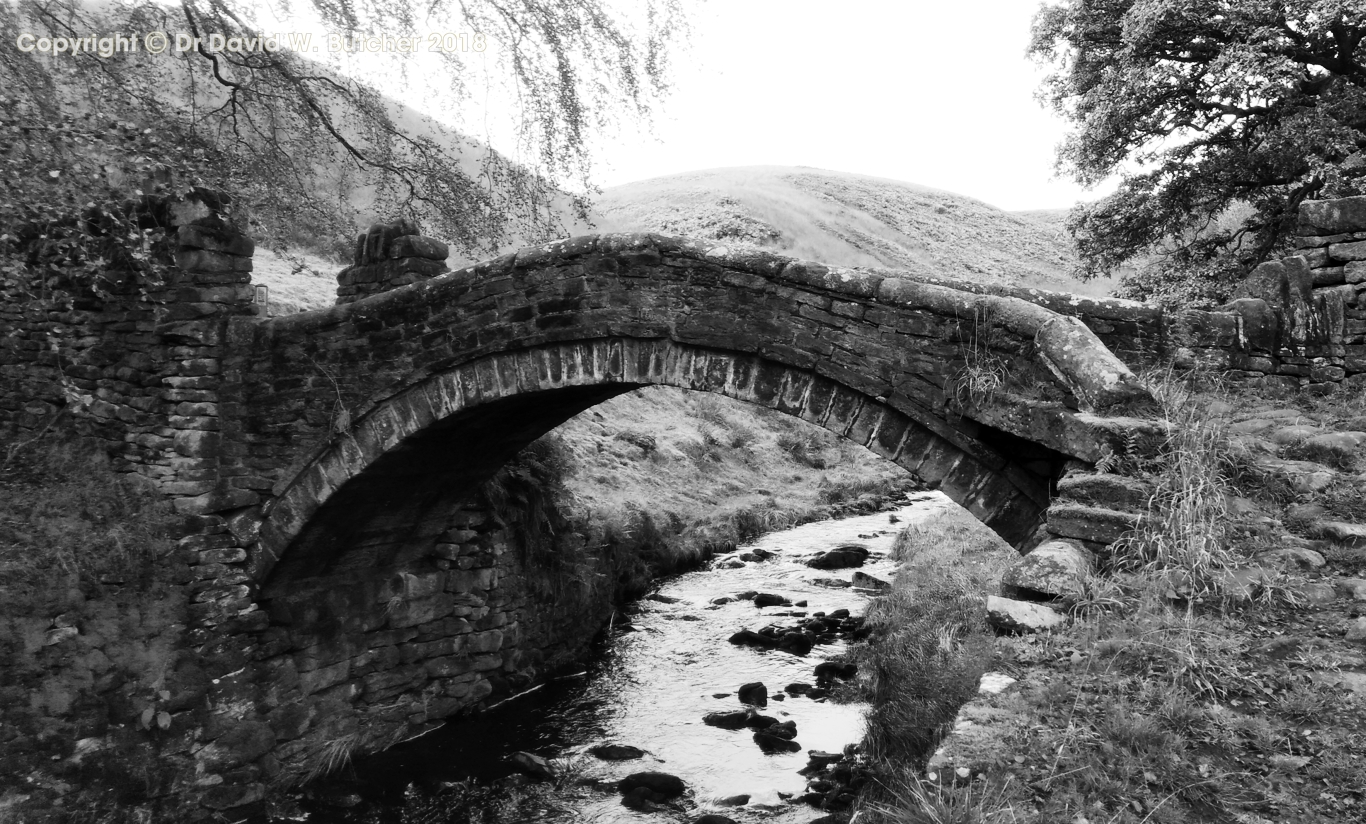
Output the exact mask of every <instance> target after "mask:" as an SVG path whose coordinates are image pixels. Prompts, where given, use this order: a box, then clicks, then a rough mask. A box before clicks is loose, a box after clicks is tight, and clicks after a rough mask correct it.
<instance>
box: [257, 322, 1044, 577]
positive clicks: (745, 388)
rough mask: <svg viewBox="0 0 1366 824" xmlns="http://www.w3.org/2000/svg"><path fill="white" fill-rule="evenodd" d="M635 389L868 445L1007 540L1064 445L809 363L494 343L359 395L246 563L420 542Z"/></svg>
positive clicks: (404, 548)
mask: <svg viewBox="0 0 1366 824" xmlns="http://www.w3.org/2000/svg"><path fill="white" fill-rule="evenodd" d="M649 385H670V386H675V387H679V388H682V389H689V390H695V391H704V392H714V393H718V394H722V395H726V396H728V397H731V398H734V399H737V400H740V401H745V402H749V403H755V404H758V405H762V406H767V407H769V408H772V409H776V410H778V411H781V412H784V413H787V414H791V415H794V416H796V417H799V418H801V419H803V420H806V421H808V422H810V423H814V424H817V425H819V426H822V427H824V428H826V429H828V430H830V431H832V432H834V433H835V434H837V435H840V436H841V437H844V438H847V439H849V440H852V441H854V442H855V443H858V444H860V445H862V446H865V447H867V448H869V449H871V450H872V451H873V452H875V453H877V454H878V455H881V456H883V457H885V458H887V459H889V460H891V461H893V462H895V463H897V464H898V465H900V466H901V467H903V468H905V469H906V470H907V471H909V472H910V473H912V474H913V475H915V476H916V477H918V478H919V479H920V480H922V481H923V482H924V483H926V484H927V485H929V486H931V487H936V488H938V489H940V490H941V491H943V492H944V493H945V494H947V495H948V496H949V497H950V498H951V499H953V500H954V501H956V502H957V503H959V504H960V505H962V506H963V507H964V508H966V509H967V510H968V511H970V512H972V513H973V514H974V515H975V516H977V517H978V518H979V519H980V520H981V521H982V522H983V523H985V524H986V525H987V526H989V527H991V528H992V529H993V530H995V531H996V532H997V533H998V534H1000V535H1001V536H1002V537H1003V538H1004V539H1005V540H1007V541H1008V542H1010V543H1012V544H1014V545H1019V544H1021V543H1023V542H1024V541H1025V540H1026V539H1027V538H1028V537H1029V536H1030V535H1031V534H1032V533H1033V532H1034V530H1035V528H1036V527H1037V526H1038V524H1039V523H1040V522H1041V520H1042V515H1043V512H1044V510H1045V509H1046V507H1047V505H1048V497H1049V490H1050V485H1051V484H1052V482H1053V481H1054V479H1055V478H1056V476H1057V475H1058V474H1059V472H1060V471H1061V468H1062V464H1063V461H1064V460H1066V457H1065V456H1063V455H1062V454H1060V453H1058V452H1056V451H1054V450H1052V449H1049V448H1048V447H1045V446H1043V445H1040V444H1035V443H1031V442H1029V441H1026V440H1023V439H1021V438H1018V437H1016V436H1014V435H1010V434H1007V433H1005V432H1001V431H999V430H994V429H991V428H989V427H986V426H983V425H980V424H977V423H975V422H974V421H971V420H968V419H960V420H953V421H950V420H949V419H946V418H944V417H941V416H938V415H936V414H934V413H933V412H932V411H931V410H929V409H928V408H920V407H915V406H913V405H912V404H910V403H903V404H902V407H901V408H896V407H893V406H892V405H890V404H889V403H888V402H886V401H884V400H882V399H877V398H871V397H868V396H867V395H865V394H863V393H860V392H857V391H854V390H852V389H849V388H847V387H845V386H843V385H841V384H839V383H837V382H836V381H834V380H831V379H829V378H826V377H823V376H820V375H817V374H815V373H814V372H812V371H809V370H805V369H800V368H795V367H789V366H786V365H783V364H781V363H777V362H775V361H772V360H767V359H764V358H762V357H759V356H756V355H752V354H748V353H737V352H728V351H721V350H715V349H706V348H701V347H695V346H688V345H684V344H679V343H676V342H673V341H670V340H667V339H633V338H603V339H596V340H591V341H580V342H569V343H554V344H547V345H543V346H540V347H536V348H530V349H523V350H516V351H510V352H504V353H499V354H495V355H491V356H487V357H484V358H480V359H478V360H475V361H471V362H468V363H465V364H463V365H461V366H459V367H456V368H453V369H450V370H448V371H446V372H443V373H441V374H438V375H435V376H431V377H428V378H426V379H425V380H423V381H422V382H420V383H417V384H414V385H411V386H409V387H407V388H405V389H402V390H401V391H399V392H397V393H395V394H393V395H391V396H389V397H388V398H387V399H385V400H383V401H381V402H378V403H376V404H374V405H373V406H372V407H371V408H370V409H369V410H368V411H366V412H364V413H363V414H362V415H360V416H359V417H358V419H357V421H356V423H355V424H354V425H353V426H352V428H351V429H350V430H349V431H348V432H346V433H343V434H341V435H337V436H334V437H333V438H332V439H331V440H330V441H329V442H328V443H327V444H325V445H324V446H323V447H322V448H320V450H319V451H318V452H317V453H316V456H315V457H314V458H313V459H312V460H311V461H310V462H309V463H308V464H307V465H306V466H305V468H304V469H303V470H302V471H301V472H300V473H299V474H298V476H297V477H296V479H295V480H294V482H292V483H291V484H290V485H289V487H288V488H286V489H285V490H284V492H283V493H282V494H281V495H280V497H279V498H278V499H277V500H276V501H275V503H274V505H273V506H272V507H271V509H270V511H269V513H268V515H267V518H266V521H265V523H264V524H263V526H262V530H261V536H260V540H259V542H258V547H257V551H256V553H255V556H254V557H253V558H252V559H251V565H250V566H251V573H252V576H253V578H254V580H255V581H257V582H258V583H262V584H267V583H268V589H276V588H279V587H283V586H287V585H288V582H291V581H299V580H301V579H305V578H318V577H328V576H331V575H334V574H339V573H344V572H346V571H347V570H352V569H357V568H382V567H388V566H392V565H393V564H395V563H402V562H404V561H405V560H407V559H416V558H420V557H423V555H424V554H425V553H426V552H427V551H429V550H430V548H431V547H432V546H433V545H434V544H435V542H436V540H437V536H438V534H439V533H440V532H441V531H442V529H443V528H444V526H445V524H444V521H443V513H444V512H445V511H446V510H448V509H450V508H451V507H452V506H454V505H456V504H458V503H459V502H460V501H462V500H465V499H467V498H468V497H469V496H470V495H471V494H472V493H473V492H474V491H475V490H476V489H477V487H478V486H479V484H481V483H482V482H483V481H485V480H487V479H488V478H489V477H491V476H492V475H493V473H494V472H496V471H497V470H498V469H499V468H500V467H501V466H502V465H503V464H504V463H506V462H507V461H508V460H509V459H510V458H511V457H512V456H513V455H515V454H516V453H517V452H518V451H520V450H521V449H522V448H523V447H524V446H526V445H527V444H529V443H530V442H531V441H533V440H535V439H536V438H538V437H540V436H541V435H543V434H545V433H546V432H548V431H550V430H551V429H553V428H554V427H556V426H558V425H559V424H560V423H563V422H564V421H566V420H568V419H569V418H571V417H573V416H574V415H577V414H579V413H580V412H582V411H584V410H586V409H588V408H590V407H592V406H594V405H596V404H598V403H601V402H602V401H605V400H607V399H609V398H612V397H615V396H617V395H620V394H623V393H625V392H629V391H632V390H634V389H637V388H640V387H643V386H649Z"/></svg>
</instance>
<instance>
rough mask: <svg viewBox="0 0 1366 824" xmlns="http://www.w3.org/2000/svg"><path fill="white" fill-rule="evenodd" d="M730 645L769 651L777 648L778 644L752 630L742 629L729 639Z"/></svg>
mask: <svg viewBox="0 0 1366 824" xmlns="http://www.w3.org/2000/svg"><path fill="white" fill-rule="evenodd" d="M729 640H730V642H731V643H732V644H742V645H744V646H747V647H761V648H763V649H771V648H772V647H775V646H777V644H778V642H777V641H776V640H774V639H773V638H769V637H768V636H767V635H762V634H760V633H757V632H755V631H754V630H752V629H742V630H740V631H739V632H737V633H735V634H734V635H732V636H731V637H730V639H729Z"/></svg>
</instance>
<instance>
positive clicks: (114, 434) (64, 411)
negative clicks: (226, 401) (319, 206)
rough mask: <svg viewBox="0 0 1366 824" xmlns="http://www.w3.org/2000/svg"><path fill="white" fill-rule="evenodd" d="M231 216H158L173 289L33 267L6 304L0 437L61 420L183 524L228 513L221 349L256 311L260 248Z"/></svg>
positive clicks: (193, 208) (194, 211) (216, 211)
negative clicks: (240, 321) (164, 501)
mask: <svg viewBox="0 0 1366 824" xmlns="http://www.w3.org/2000/svg"><path fill="white" fill-rule="evenodd" d="M224 206H225V204H224V202H223V200H222V197H221V196H219V195H214V194H213V193H202V194H198V195H195V196H191V197H190V198H187V199H185V200H180V201H175V202H168V203H160V204H155V205H154V206H151V207H149V209H150V210H152V211H154V212H156V213H158V214H159V215H160V216H161V219H162V220H164V224H163V226H164V228H166V229H167V231H168V235H169V238H170V248H169V249H167V250H166V256H167V257H169V258H170V260H167V261H166V262H167V263H173V264H174V266H172V267H171V268H169V270H168V277H167V278H166V280H165V281H164V282H146V281H145V280H143V279H141V278H140V277H139V276H137V275H135V274H134V273H133V272H129V271H110V272H105V273H103V274H102V276H101V277H100V278H98V279H97V280H94V281H92V282H87V283H74V282H71V279H70V278H69V276H68V275H67V273H66V272H65V271H64V270H63V269H62V268H61V267H60V266H58V265H55V264H52V263H49V262H46V261H36V262H35V265H34V266H33V267H32V268H33V269H34V271H33V280H32V281H31V282H29V283H26V284H14V285H13V286H12V287H11V288H10V289H9V290H7V293H6V294H4V295H0V386H2V387H3V388H2V389H0V436H3V437H5V438H6V439H10V440H14V441H19V440H23V439H25V438H27V437H31V436H32V435H33V434H34V433H36V432H39V431H42V430H43V429H44V428H46V427H48V426H49V424H50V423H52V422H53V421H54V420H55V419H56V418H58V417H59V414H60V415H61V416H63V417H66V418H67V421H68V424H69V426H71V427H72V428H74V430H75V431H76V432H78V433H79V434H81V435H83V436H86V437H89V438H93V439H95V440H97V441H100V442H102V443H104V444H105V446H106V448H107V450H108V452H109V454H110V455H111V456H112V457H113V458H114V459H115V461H116V462H117V465H118V467H119V468H120V469H123V470H126V471H131V472H134V473H136V474H137V475H138V476H140V477H142V478H145V479H147V480H148V481H150V482H151V483H153V484H154V485H155V486H156V487H157V488H158V489H159V490H161V491H162V492H164V493H165V494H167V495H169V496H173V497H175V498H178V499H181V501H183V503H181V504H180V505H179V506H180V508H181V509H182V511H185V512H191V511H202V510H204V509H214V508H217V507H218V506H220V505H221V504H223V503H230V502H231V501H230V499H231V497H232V495H231V493H230V492H223V491H222V490H220V489H219V487H218V478H217V472H216V463H217V458H218V456H219V454H220V450H221V447H222V445H221V442H220V438H219V425H218V421H219V404H220V395H219V388H220V385H221V378H220V372H221V364H222V353H223V348H222V347H223V345H224V341H225V337H226V330H227V325H228V323H229V321H230V319H232V318H234V317H252V316H254V315H255V313H256V306H255V304H254V303H253V289H252V286H251V256H252V252H253V249H254V243H253V242H252V240H251V239H250V238H248V237H246V236H245V235H244V234H242V233H241V231H240V230H239V227H238V226H237V225H234V224H233V223H232V222H230V221H229V220H227V219H225V218H224V217H223V216H222V212H223V211H224ZM217 493H222V494H217Z"/></svg>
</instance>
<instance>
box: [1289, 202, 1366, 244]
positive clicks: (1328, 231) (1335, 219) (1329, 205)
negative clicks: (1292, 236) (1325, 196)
mask: <svg viewBox="0 0 1366 824" xmlns="http://www.w3.org/2000/svg"><path fill="white" fill-rule="evenodd" d="M1299 225H1300V228H1301V232H1300V233H1301V234H1311V233H1312V234H1318V235H1335V234H1341V233H1344V232H1361V231H1366V197H1344V198H1339V199H1337V200H1307V201H1305V202H1304V203H1302V204H1300V211H1299ZM1306 229H1309V230H1312V232H1310V231H1305V230H1306Z"/></svg>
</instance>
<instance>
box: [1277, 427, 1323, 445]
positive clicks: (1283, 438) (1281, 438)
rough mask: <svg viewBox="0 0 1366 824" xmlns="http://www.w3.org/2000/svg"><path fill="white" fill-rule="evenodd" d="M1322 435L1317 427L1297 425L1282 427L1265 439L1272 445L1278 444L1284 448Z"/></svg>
mask: <svg viewBox="0 0 1366 824" xmlns="http://www.w3.org/2000/svg"><path fill="white" fill-rule="evenodd" d="M1322 433H1323V430H1322V429H1319V428H1318V427H1317V426H1306V425H1304V424H1297V425H1294V426H1283V427H1281V428H1280V429H1277V430H1276V431H1275V432H1272V433H1271V434H1270V435H1268V436H1267V437H1269V438H1270V439H1271V442H1272V443H1275V444H1280V445H1281V446H1286V445H1287V444H1292V443H1299V442H1300V441H1304V440H1308V439H1309V438H1312V437H1314V436H1315V435H1319V434H1322Z"/></svg>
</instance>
